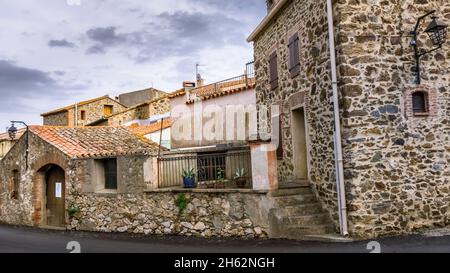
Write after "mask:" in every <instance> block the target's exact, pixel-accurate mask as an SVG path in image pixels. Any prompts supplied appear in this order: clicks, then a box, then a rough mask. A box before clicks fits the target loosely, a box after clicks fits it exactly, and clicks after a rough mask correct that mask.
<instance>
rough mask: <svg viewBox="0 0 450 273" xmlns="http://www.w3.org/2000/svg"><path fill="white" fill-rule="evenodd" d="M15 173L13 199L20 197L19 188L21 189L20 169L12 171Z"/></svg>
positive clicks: (12, 190)
mask: <svg viewBox="0 0 450 273" xmlns="http://www.w3.org/2000/svg"><path fill="white" fill-rule="evenodd" d="M12 173H13V175H12V178H13V185H12V189H11V199H15V200H18V199H19V190H20V171H19V170H17V169H15V170H13V171H12Z"/></svg>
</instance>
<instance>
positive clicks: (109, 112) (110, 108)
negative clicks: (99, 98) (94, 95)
mask: <svg viewBox="0 0 450 273" xmlns="http://www.w3.org/2000/svg"><path fill="white" fill-rule="evenodd" d="M112 113H113V106H112V105H105V106H104V107H103V115H104V116H105V117H108V116H111V115H112Z"/></svg>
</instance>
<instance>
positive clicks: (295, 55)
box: [288, 33, 300, 77]
mask: <svg viewBox="0 0 450 273" xmlns="http://www.w3.org/2000/svg"><path fill="white" fill-rule="evenodd" d="M288 48H289V72H290V73H291V77H295V76H298V75H299V74H300V49H299V37H298V34H297V33H296V34H294V35H292V37H291V38H289V45H288Z"/></svg>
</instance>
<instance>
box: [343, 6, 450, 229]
mask: <svg viewBox="0 0 450 273" xmlns="http://www.w3.org/2000/svg"><path fill="white" fill-rule="evenodd" d="M431 10H436V15H437V16H439V18H440V19H441V20H442V21H444V22H445V23H446V24H449V25H450V2H449V1H447V0H434V1H418V0H401V1H400V0H392V1H381V0H372V1H354V0H342V1H339V2H337V6H336V21H337V22H338V23H337V25H336V28H337V39H338V48H337V50H338V56H339V57H338V63H339V67H338V70H339V81H340V92H341V94H342V100H341V102H342V105H343V111H344V112H343V118H342V121H343V128H342V129H343V136H344V163H345V166H344V167H345V177H346V187H347V191H348V192H347V198H348V199H347V202H348V208H349V225H350V231H351V233H352V234H353V235H355V236H360V237H375V236H379V235H389V234H398V233H409V232H413V231H415V230H417V229H423V228H432V227H435V226H444V225H447V224H449V223H450V89H449V88H450V71H449V68H450V41H449V40H447V42H446V43H445V44H444V45H443V48H442V49H441V50H438V51H435V52H433V53H431V54H430V55H428V56H426V57H424V58H422V61H421V68H422V85H420V86H417V85H415V84H414V80H415V71H414V70H415V68H414V65H415V61H414V53H413V48H412V47H411V46H410V42H411V36H410V35H409V32H410V31H411V30H413V29H414V26H415V23H416V20H417V18H419V17H420V16H421V15H424V14H426V13H427V12H428V11H431ZM430 22H431V18H430V17H428V18H427V19H425V20H424V21H423V23H422V26H421V29H420V30H421V31H422V32H423V30H424V29H425V28H426V27H427V25H428V24H429V23H430ZM419 40H420V42H419V47H420V48H422V49H424V50H429V49H432V48H433V45H432V44H431V42H430V39H429V38H428V36H427V35H421V36H420V37H419ZM415 91H424V92H426V93H427V94H428V103H429V107H428V108H429V109H428V113H427V114H426V115H417V116H415V115H413V114H412V109H411V108H412V105H411V104H412V97H411V94H412V93H413V92H415Z"/></svg>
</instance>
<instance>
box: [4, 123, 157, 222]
mask: <svg viewBox="0 0 450 273" xmlns="http://www.w3.org/2000/svg"><path fill="white" fill-rule="evenodd" d="M27 135H28V139H27V137H26V136H27ZM27 150H28V152H27ZM157 150H158V148H157V145H156V144H154V143H152V142H150V141H145V140H143V139H142V138H139V137H137V136H136V135H135V134H133V133H132V132H130V131H129V130H128V129H126V128H119V127H117V128H116V127H95V128H84V127H60V126H57V127H54V126H30V127H29V131H28V132H25V133H24V135H23V136H22V137H20V139H19V140H18V141H17V143H16V144H15V145H14V146H13V148H12V149H11V150H10V151H9V153H8V154H7V155H6V156H5V157H4V158H3V159H2V161H1V162H0V164H1V168H0V181H1V183H0V185H1V190H0V192H1V198H0V221H2V222H5V223H9V224H18V225H30V226H56V227H66V225H70V224H72V225H73V226H72V227H73V228H78V226H77V225H76V224H74V223H73V222H72V223H71V222H70V220H71V219H70V218H69V211H70V209H71V208H72V209H75V208H76V209H77V210H79V213H80V217H79V218H78V219H79V220H80V221H78V223H79V224H80V225H84V224H86V222H85V221H86V219H87V218H84V216H83V215H85V214H86V213H89V212H94V211H93V210H92V208H95V206H99V205H100V204H99V203H98V202H100V201H101V200H98V199H101V196H106V197H108V196H112V197H114V198H116V197H117V196H118V195H122V194H131V193H142V192H143V191H144V189H145V188H146V183H149V178H148V177H146V170H145V162H146V161H147V159H148V157H149V156H150V155H152V154H155V153H156V151H157ZM106 197H105V198H106ZM110 209H111V210H112V209H113V208H110ZM101 212H102V211H101V210H100V209H99V210H96V211H95V213H97V214H100V213H101ZM105 217H106V215H105ZM75 223H76V222H75Z"/></svg>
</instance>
